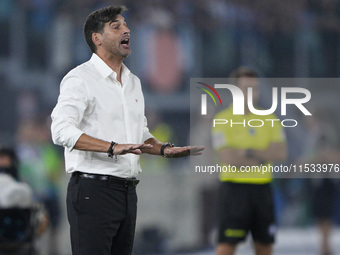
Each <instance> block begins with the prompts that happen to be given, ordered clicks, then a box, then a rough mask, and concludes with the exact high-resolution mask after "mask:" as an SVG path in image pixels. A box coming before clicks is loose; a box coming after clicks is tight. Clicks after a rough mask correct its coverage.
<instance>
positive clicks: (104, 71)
mask: <svg viewBox="0 0 340 255" xmlns="http://www.w3.org/2000/svg"><path fill="white" fill-rule="evenodd" d="M90 62H92V63H93V65H94V67H95V68H96V69H97V70H98V72H99V73H100V74H101V75H102V76H103V78H106V77H108V76H111V77H112V78H114V79H115V80H117V73H116V72H115V71H113V70H112V69H111V68H110V67H109V66H108V65H107V64H106V63H105V62H104V61H103V60H102V59H101V58H100V57H99V56H98V55H97V54H95V53H93V54H92V57H91V59H90ZM129 74H130V70H129V68H127V67H126V65H124V63H122V77H125V76H128V75H129Z"/></svg>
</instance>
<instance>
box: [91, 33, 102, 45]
mask: <svg viewBox="0 0 340 255" xmlns="http://www.w3.org/2000/svg"><path fill="white" fill-rule="evenodd" d="M92 42H93V43H94V45H96V46H97V47H98V46H99V45H101V44H102V35H101V34H100V33H92Z"/></svg>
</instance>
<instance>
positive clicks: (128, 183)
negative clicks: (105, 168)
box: [72, 172, 139, 187]
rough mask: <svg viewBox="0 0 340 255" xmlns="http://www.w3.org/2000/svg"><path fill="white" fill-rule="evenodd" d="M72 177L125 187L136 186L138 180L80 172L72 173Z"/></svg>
mask: <svg viewBox="0 0 340 255" xmlns="http://www.w3.org/2000/svg"><path fill="white" fill-rule="evenodd" d="M72 176H79V177H80V178H83V179H92V180H99V181H109V182H112V183H119V184H123V185H124V186H125V187H127V186H137V184H138V183H139V180H137V179H136V178H134V177H133V178H121V177H117V176H113V175H102V174H88V173H82V172H73V173H72Z"/></svg>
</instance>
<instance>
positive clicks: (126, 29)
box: [123, 26, 130, 34]
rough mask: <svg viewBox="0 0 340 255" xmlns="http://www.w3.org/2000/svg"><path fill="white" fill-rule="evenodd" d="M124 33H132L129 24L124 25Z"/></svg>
mask: <svg viewBox="0 0 340 255" xmlns="http://www.w3.org/2000/svg"><path fill="white" fill-rule="evenodd" d="M123 34H130V29H129V28H128V27H127V26H124V28H123Z"/></svg>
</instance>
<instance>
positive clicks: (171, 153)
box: [164, 146, 204, 158]
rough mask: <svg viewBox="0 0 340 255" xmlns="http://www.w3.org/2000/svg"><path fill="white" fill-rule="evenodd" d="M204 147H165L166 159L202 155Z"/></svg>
mask: <svg viewBox="0 0 340 255" xmlns="http://www.w3.org/2000/svg"><path fill="white" fill-rule="evenodd" d="M203 150H204V146H185V147H165V149H164V157H166V158H181V157H187V156H197V155H201V154H202V151H203Z"/></svg>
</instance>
